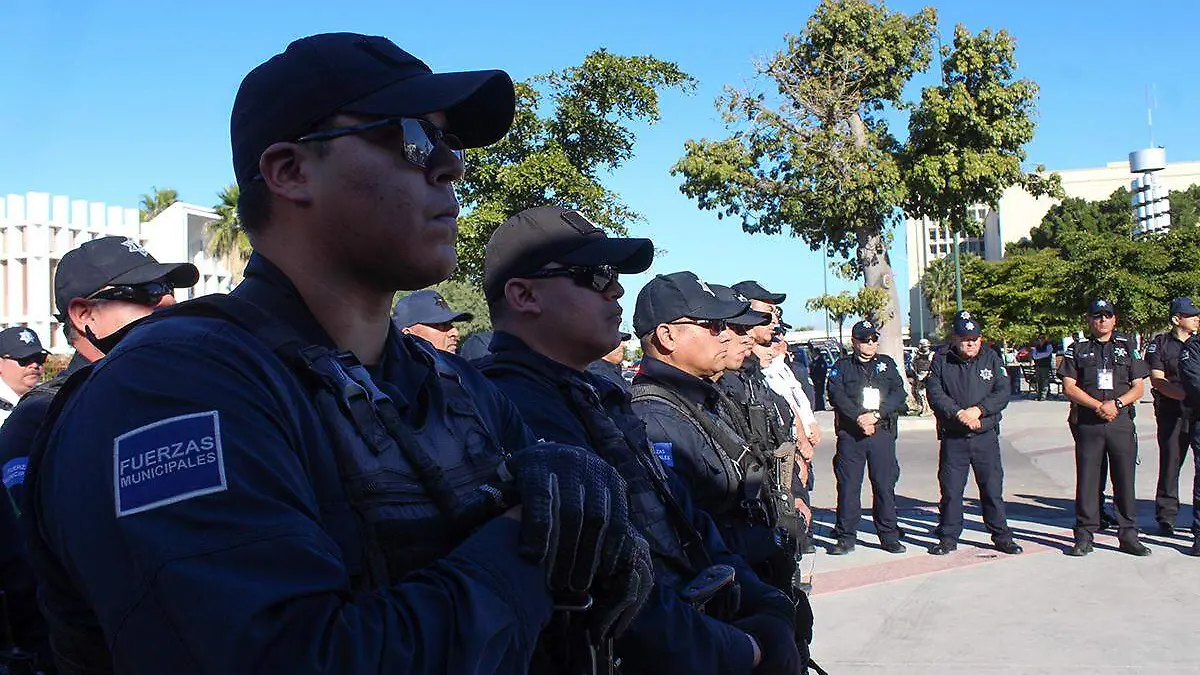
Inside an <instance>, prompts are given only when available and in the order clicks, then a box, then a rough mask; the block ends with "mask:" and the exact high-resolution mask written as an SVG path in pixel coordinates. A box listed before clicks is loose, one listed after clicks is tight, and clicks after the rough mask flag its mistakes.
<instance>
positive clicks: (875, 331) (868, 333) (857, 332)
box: [850, 319, 879, 340]
mask: <svg viewBox="0 0 1200 675" xmlns="http://www.w3.org/2000/svg"><path fill="white" fill-rule="evenodd" d="M850 336H851V337H853V338H854V339H855V340H866V339H867V338H872V337H879V328H878V327H877V326H876V325H875V324H874V323H872V322H871V321H870V320H869V319H863V320H862V321H859V322H858V323H856V324H854V327H853V328H851V329H850Z"/></svg>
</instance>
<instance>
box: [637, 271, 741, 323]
mask: <svg viewBox="0 0 1200 675" xmlns="http://www.w3.org/2000/svg"><path fill="white" fill-rule="evenodd" d="M749 307H750V303H748V302H742V301H739V300H722V299H721V298H720V297H719V296H718V295H717V294H716V292H715V291H713V289H712V288H711V287H710V286H709V285H708V284H706V283H705V282H704V281H702V280H701V279H700V278H699V277H697V276H696V275H695V273H693V272H674V273H672V274H660V275H658V276H656V277H654V278H653V279H651V280H650V282H649V283H647V284H646V285H645V286H642V290H641V292H639V293H638V297H637V305H636V306H635V307H634V310H633V332H634V333H636V334H637V336H638V337H643V336H645V335H648V334H649V333H652V332H654V329H655V328H657V327H658V326H659V324H664V323H671V322H673V321H678V320H679V319H683V318H688V319H698V320H701V321H713V320H717V319H725V320H728V319H730V318H731V317H735V316H739V315H741V314H742V313H744V312H745V311H746V310H747V309H749Z"/></svg>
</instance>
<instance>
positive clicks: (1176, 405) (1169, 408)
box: [1146, 331, 1191, 416]
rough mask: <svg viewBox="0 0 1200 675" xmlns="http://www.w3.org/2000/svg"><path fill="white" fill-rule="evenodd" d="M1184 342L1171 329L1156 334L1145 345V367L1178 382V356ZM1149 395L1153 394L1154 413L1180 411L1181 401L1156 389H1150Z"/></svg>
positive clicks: (1168, 379) (1177, 412) (1170, 413)
mask: <svg viewBox="0 0 1200 675" xmlns="http://www.w3.org/2000/svg"><path fill="white" fill-rule="evenodd" d="M1188 341H1189V342H1190V341H1191V340H1190V339H1189V340H1188ZM1184 344H1185V343H1184V341H1182V340H1180V339H1179V338H1177V337H1175V333H1174V332H1172V331H1167V332H1166V333H1163V334H1161V335H1158V336H1156V337H1155V338H1154V340H1152V341H1151V342H1150V344H1149V345H1147V346H1146V367H1147V368H1148V369H1149V370H1161V371H1163V373H1164V374H1165V375H1166V380H1167V382H1174V383H1176V384H1178V383H1179V382H1180V377H1179V356H1180V355H1181V354H1182V353H1183V345H1184ZM1151 395H1153V396H1154V410H1155V413H1156V414H1158V415H1168V416H1177V415H1179V414H1180V413H1181V412H1182V406H1183V401H1176V400H1175V399H1173V398H1171V397H1169V396H1163V395H1162V393H1161V392H1159V391H1158V390H1157V389H1152V390H1151Z"/></svg>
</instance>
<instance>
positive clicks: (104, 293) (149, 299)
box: [86, 281, 175, 307]
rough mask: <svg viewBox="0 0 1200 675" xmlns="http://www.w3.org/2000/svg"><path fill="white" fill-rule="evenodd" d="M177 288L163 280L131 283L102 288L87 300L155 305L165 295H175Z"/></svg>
mask: <svg viewBox="0 0 1200 675" xmlns="http://www.w3.org/2000/svg"><path fill="white" fill-rule="evenodd" d="M174 294H175V289H174V288H172V287H171V285H170V284H168V283H164V282H161V281H150V282H147V283H144V284H129V285H122V286H110V287H108V288H102V289H100V290H98V291H96V292H95V293H92V294H91V295H89V296H87V298H86V299H87V300H119V301H121V302H131V303H133V304H135V305H145V306H146V307H153V306H155V305H157V304H158V303H159V302H161V301H162V299H163V296H166V295H174Z"/></svg>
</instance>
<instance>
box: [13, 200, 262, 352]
mask: <svg viewBox="0 0 1200 675" xmlns="http://www.w3.org/2000/svg"><path fill="white" fill-rule="evenodd" d="M138 215H139V214H138V210H137V209H132V208H124V207H120V206H108V205H105V204H103V203H97V202H88V201H84V200H71V199H69V198H67V197H62V196H58V195H55V196H51V195H49V194H47V193H44V192H29V193H26V194H24V195H15V194H10V195H7V197H5V198H4V199H0V327H4V328H8V327H10V326H18V325H20V326H28V327H29V328H30V329H32V330H33V331H35V332H36V333H37V334H38V337H39V338H40V339H41V341H42V344H43V345H45V346H46V348H47V349H49V350H50V351H52V352H54V353H58V354H62V353H67V352H69V351H70V347H69V345H67V344H66V341H65V340H64V338H63V334H62V331H61V330H59V328H60V327H59V323H58V320H57V319H56V318H55V317H54V315H55V314H56V313H57V311H56V308H55V307H54V274H55V271H56V269H57V267H58V261H59V259H61V258H62V256H63V254H64V253H66V252H67V251H69V250H71V249H73V248H75V247H77V246H79V245H80V244H82V243H84V242H85V241H90V240H92V239H96V238H98V237H103V236H106V235H118V236H122V237H128V238H130V239H134V240H136V241H138V242H139V243H140V244H141V245H142V246H144V247H145V248H146V250H148V251H149V252H150V253H151V255H153V256H154V257H155V258H157V259H158V260H159V261H160V262H184V261H186V262H190V263H192V264H194V265H195V266H196V268H197V269H199V270H200V281H199V283H197V284H196V286H195V288H190V289H179V292H178V293H177V294H176V298H178V299H179V300H185V299H188V298H192V297H197V296H200V295H207V294H209V293H224V292H228V291H229V289H230V288H232V285H233V283H234V281H235V278H236V277H237V276H238V275H240V273H241V263H240V261H234V260H231V259H227V260H215V259H213V258H212V257H211V256H209V255H208V254H207V253H206V246H205V244H206V243H207V241H208V238H207V237H206V235H205V229H206V226H207V225H208V224H209V223H211V222H214V221H215V220H217V214H216V212H214V211H213V210H212V209H209V208H206V207H203V206H196V205H194V204H185V203H182V202H176V203H175V204H172V205H171V206H170V207H169V208H167V209H166V210H165V211H163V212H162V213H160V214H159V215H158V216H156V217H155V218H153V219H152V220H150V221H148V222H145V223H141V222H138Z"/></svg>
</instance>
